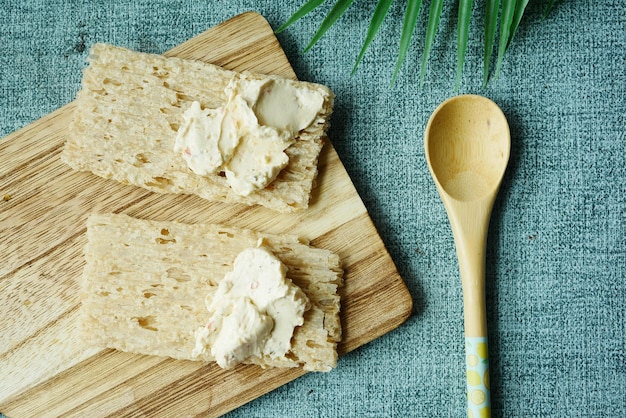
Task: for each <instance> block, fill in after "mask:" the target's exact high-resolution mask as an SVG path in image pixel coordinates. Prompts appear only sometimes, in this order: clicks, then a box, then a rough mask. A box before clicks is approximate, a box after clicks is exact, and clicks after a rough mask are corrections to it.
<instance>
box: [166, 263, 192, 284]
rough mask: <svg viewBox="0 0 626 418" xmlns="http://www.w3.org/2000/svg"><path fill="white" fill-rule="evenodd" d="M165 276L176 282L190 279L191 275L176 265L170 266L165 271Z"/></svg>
mask: <svg viewBox="0 0 626 418" xmlns="http://www.w3.org/2000/svg"><path fill="white" fill-rule="evenodd" d="M165 273H166V274H167V277H169V278H170V279H174V280H176V281H177V282H178V283H185V282H189V281H191V276H189V275H188V274H186V273H184V272H183V271H182V270H181V269H179V268H177V267H170V268H168V269H167V270H166V272H165Z"/></svg>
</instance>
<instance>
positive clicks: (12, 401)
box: [0, 12, 412, 417]
mask: <svg viewBox="0 0 626 418" xmlns="http://www.w3.org/2000/svg"><path fill="white" fill-rule="evenodd" d="M166 55H169V56H178V57H182V58H190V59H198V60H203V61H207V62H211V63H215V64H218V65H221V66H223V67H226V68H229V69H234V70H240V71H241V70H254V71H257V72H261V73H268V74H270V73H274V74H280V75H282V76H286V77H294V78H295V74H294V72H293V70H292V68H291V66H290V64H289V62H288V60H287V58H286V56H285V54H284V53H283V51H282V49H281V47H280V45H279V43H278V41H277V39H276V38H275V36H274V34H273V31H272V29H271V27H270V26H269V25H268V23H267V22H266V21H265V19H264V18H263V17H261V16H260V15H258V14H256V13H252V12H250V13H245V14H242V15H239V16H236V17H234V18H233V19H231V20H228V21H226V22H224V23H222V24H220V25H218V26H216V27H214V28H212V29H210V30H208V31H207V32H205V33H203V34H201V35H199V36H197V37H195V38H193V39H191V40H189V41H187V42H185V43H184V44H182V45H180V46H178V47H176V48H174V49H172V50H171V51H169V52H168V53H166ZM340 100H341V98H338V101H340ZM73 106H74V105H73V104H72V103H70V104H68V105H67V106H64V107H62V108H61V109H59V110H57V111H55V112H53V113H52V114H50V115H48V116H46V117H44V118H42V119H40V120H38V121H36V122H34V123H33V124H31V125H29V126H27V127H25V128H23V129H21V130H19V131H17V132H15V133H14V134H12V135H9V136H8V137H6V138H4V139H2V140H0V234H1V241H0V242H1V244H0V412H2V413H4V414H6V415H7V416H8V417H25V416H37V417H43V416H59V415H63V416H89V417H97V416H103V415H115V416H130V415H132V416H194V415H202V416H216V415H220V414H223V413H225V412H227V411H230V410H232V409H234V408H236V407H238V406H240V405H242V404H244V403H246V402H248V401H250V400H252V399H254V398H256V397H258V396H261V395H262V394H264V393H267V392H269V391H270V390H273V389H275V388H277V387H278V386H280V385H282V384H284V383H286V382H289V381H291V380H293V379H295V378H297V377H299V376H301V375H302V374H303V373H304V372H303V371H301V370H299V369H287V370H285V369H283V370H280V369H273V370H262V369H260V368H259V367H257V366H241V367H238V368H236V369H235V370H232V371H224V370H221V369H220V368H219V367H217V366H216V365H214V364H211V365H202V364H200V363H198V362H190V361H189V362H188V361H176V360H171V359H165V358H160V357H152V356H140V355H133V354H128V353H122V352H118V351H115V350H98V349H93V348H90V347H87V346H85V345H83V343H82V342H81V341H80V339H79V338H78V336H77V326H76V319H77V314H78V308H79V306H80V301H79V299H78V296H77V290H78V288H79V284H78V283H79V281H80V278H81V272H82V268H83V264H84V261H83V254H82V248H83V246H84V245H85V243H86V238H85V232H86V228H85V219H86V217H87V216H88V214H90V213H92V212H101V213H105V212H116V213H126V214H128V215H131V216H135V217H139V218H147V219H158V220H178V221H181V222H189V223H200V222H209V223H223V224H227V225H234V226H239V227H245V228H253V229H258V230H263V231H266V232H272V233H290V234H297V235H300V236H302V237H303V238H306V239H310V240H311V243H312V244H313V245H315V246H318V247H322V248H327V249H330V250H332V251H335V252H336V253H338V254H339V256H340V257H341V259H342V260H343V263H344V269H345V287H344V289H343V293H342V325H343V328H344V334H343V335H344V339H343V341H342V343H341V344H340V346H339V351H340V354H344V353H347V352H349V351H351V350H353V349H355V348H357V347H359V346H361V345H363V344H365V343H367V342H369V341H371V340H373V339H375V338H377V337H379V336H381V335H383V334H385V333H387V332H389V331H391V330H393V329H394V328H396V327H398V326H399V325H400V324H402V323H403V322H404V321H405V320H406V319H407V318H408V316H409V315H410V313H411V310H412V299H411V297H410V294H409V292H408V291H407V288H406V286H405V284H404V283H403V281H402V279H401V277H400V276H399V274H398V272H397V270H396V267H395V265H394V263H393V261H392V260H391V258H390V256H389V254H388V252H387V250H386V249H385V247H384V244H383V242H382V241H381V239H380V237H379V236H378V234H377V232H376V229H375V227H374V225H373V224H372V222H371V219H370V218H369V216H368V214H367V210H366V209H365V207H364V205H363V202H362V201H361V199H360V198H359V196H358V194H357V192H356V190H355V188H354V186H353V184H352V182H351V181H350V178H349V176H348V174H347V173H346V171H345V169H344V167H343V165H342V164H341V161H340V160H339V158H338V156H337V153H336V152H335V150H334V149H333V147H332V145H331V144H327V145H326V146H325V148H324V150H323V151H322V155H321V157H320V164H319V170H320V174H319V178H318V181H317V186H316V188H315V190H314V193H313V197H312V204H311V207H310V208H309V209H308V210H306V211H304V212H301V213H297V214H289V215H279V214H277V213H276V212H272V211H270V210H267V209H264V208H260V207H254V208H251V207H247V206H239V205H226V204H221V203H211V202H207V201H203V200H202V199H200V198H197V197H193V196H173V195H159V194H155V193H151V192H148V191H145V190H143V189H139V188H136V187H132V186H124V185H121V184H118V183H115V182H113V181H110V180H104V179H101V178H99V177H96V176H94V175H92V174H89V173H78V172H74V171H72V170H71V169H70V168H69V167H67V166H65V165H64V164H63V163H61V161H60V160H59V155H60V153H61V150H62V148H63V144H64V137H65V132H66V127H67V125H68V122H69V120H70V118H71V115H72V110H73ZM339 139H340V138H337V140H339ZM338 367H341V359H340V360H339V365H338ZM330 373H333V372H332V371H331V372H330Z"/></svg>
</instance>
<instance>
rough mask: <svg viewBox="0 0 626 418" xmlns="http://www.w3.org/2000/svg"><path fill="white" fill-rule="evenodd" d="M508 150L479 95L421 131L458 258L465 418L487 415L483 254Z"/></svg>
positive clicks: (500, 119) (498, 116) (452, 103)
mask: <svg viewBox="0 0 626 418" xmlns="http://www.w3.org/2000/svg"><path fill="white" fill-rule="evenodd" d="M510 149H511V140H510V133H509V126H508V123H507V120H506V117H505V116H504V114H503V113H502V111H501V110H500V108H499V107H498V106H497V105H496V104H495V103H494V102H492V101H491V100H489V99H487V98H484V97H481V96H475V95H463V96H456V97H452V98H450V99H448V100H446V101H445V102H443V103H442V104H441V105H439V107H438V108H437V109H436V110H435V111H434V112H433V114H432V115H431V117H430V119H429V121H428V125H427V126H426V132H425V133H424V150H425V152H426V161H428V167H429V169H430V174H431V175H432V177H433V180H434V181H435V185H436V186H437V190H438V191H439V195H440V196H441V200H442V201H443V204H444V206H445V208H446V212H447V213H448V218H449V220H450V226H451V228H452V234H453V235H454V244H455V246H456V253H457V257H458V260H459V271H460V275H461V283H462V286H463V313H464V323H465V325H464V326H465V351H466V366H467V400H468V415H469V416H470V417H472V416H473V417H476V418H478V417H485V416H486V417H489V416H491V412H490V411H491V403H490V391H489V361H488V355H487V318H486V313H485V250H486V244H487V230H488V228H489V218H490V216H491V209H492V207H493V202H494V200H495V198H496V195H497V193H498V189H499V188H500V183H501V181H502V176H503V175H504V171H505V169H506V166H507V163H508V160H509V153H510Z"/></svg>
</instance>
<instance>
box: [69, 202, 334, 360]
mask: <svg viewBox="0 0 626 418" xmlns="http://www.w3.org/2000/svg"><path fill="white" fill-rule="evenodd" d="M87 238H88V243H87V245H86V247H85V258H86V265H85V268H84V272H83V283H82V286H81V299H82V308H81V321H80V322H81V335H82V336H83V337H84V339H85V340H86V342H88V343H89V344H90V345H95V346H99V347H108V348H115V349H119V350H122V351H127V352H133V353H140V354H150V355H157V356H167V357H172V358H175V359H185V360H196V359H193V358H192V356H191V352H192V350H193V348H194V346H195V337H194V331H196V330H197V329H198V328H199V327H203V326H205V325H206V322H207V320H208V318H209V312H208V311H207V308H206V306H205V303H204V299H205V296H206V295H207V293H208V292H209V290H208V289H209V288H210V287H211V286H217V285H218V283H219V282H220V280H222V278H223V277H224V275H225V274H226V273H227V272H228V271H231V270H232V265H233V261H234V259H235V257H236V256H237V255H238V254H239V253H240V252H241V251H242V250H244V249H246V248H250V247H254V246H256V244H257V242H258V240H259V239H260V238H263V239H264V243H265V244H264V245H266V246H267V248H268V249H270V250H271V251H272V252H273V253H274V255H275V256H276V257H278V258H279V259H280V260H281V262H282V263H283V264H285V266H286V267H287V268H288V272H287V277H288V278H290V279H291V280H292V281H293V283H294V284H296V285H297V286H299V287H300V288H301V289H302V290H303V291H304V293H305V294H306V295H307V297H308V298H309V301H310V302H311V309H310V310H308V311H307V312H305V314H304V324H303V325H302V326H300V327H296V328H295V330H294V335H293V338H292V349H291V350H290V351H289V352H287V353H286V354H285V356H282V357H279V358H276V359H271V358H269V357H263V358H262V359H261V361H259V362H257V363H256V364H259V365H261V366H263V367H298V366H301V367H303V368H304V369H305V370H311V371H328V370H330V369H331V368H333V367H335V366H336V363H337V350H336V348H337V342H338V341H340V340H341V324H340V320H339V309H340V299H339V294H338V289H339V287H340V286H341V284H342V276H343V271H342V269H341V264H340V260H339V257H338V256H337V255H336V254H334V253H332V252H330V251H328V250H324V249H319V248H314V247H311V246H309V245H308V244H307V243H306V242H303V241H301V240H300V239H298V238H297V237H294V236H288V235H270V234H262V233H259V232H255V231H252V230H247V229H239V228H232V227H225V226H219V225H207V224H203V225H188V224H182V223H177V222H157V221H147V220H139V219H135V218H131V217H129V216H126V215H113V214H110V215H91V216H90V218H89V220H88V221H87ZM202 360H205V361H211V360H213V359H212V358H211V357H210V353H207V357H205V358H203V359H202Z"/></svg>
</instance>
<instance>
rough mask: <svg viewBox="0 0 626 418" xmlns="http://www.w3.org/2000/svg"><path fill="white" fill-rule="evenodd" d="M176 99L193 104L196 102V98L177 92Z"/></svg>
mask: <svg viewBox="0 0 626 418" xmlns="http://www.w3.org/2000/svg"><path fill="white" fill-rule="evenodd" d="M176 99H178V101H179V102H193V101H194V100H196V99H195V98H194V97H191V96H190V95H188V94H184V93H181V92H176Z"/></svg>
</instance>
